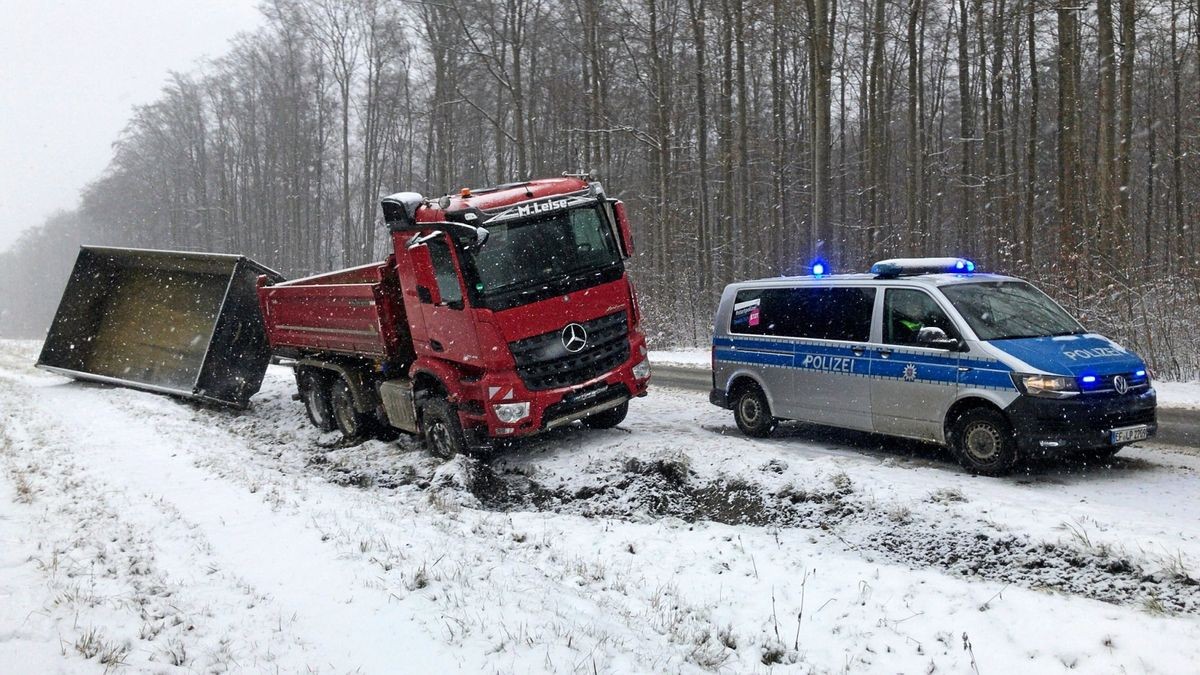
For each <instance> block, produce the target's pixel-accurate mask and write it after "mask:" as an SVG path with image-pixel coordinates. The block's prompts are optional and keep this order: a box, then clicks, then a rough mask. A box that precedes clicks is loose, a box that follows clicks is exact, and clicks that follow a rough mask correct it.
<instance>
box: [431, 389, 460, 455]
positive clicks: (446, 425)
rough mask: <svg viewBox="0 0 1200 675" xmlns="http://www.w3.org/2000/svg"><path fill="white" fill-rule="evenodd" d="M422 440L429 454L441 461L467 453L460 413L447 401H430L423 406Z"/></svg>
mask: <svg viewBox="0 0 1200 675" xmlns="http://www.w3.org/2000/svg"><path fill="white" fill-rule="evenodd" d="M421 438H423V439H424V441H425V447H426V448H428V449H429V452H430V453H432V454H433V455H434V456H435V457H440V458H441V459H450V458H452V457H454V456H455V455H458V454H466V452H467V440H466V438H465V437H464V436H463V430H462V424H461V423H460V422H459V421H458V411H456V410H455V409H454V406H452V405H450V402H449V401H447V400H445V399H441V398H433V399H429V400H427V401H426V402H425V404H424V405H422V406H421Z"/></svg>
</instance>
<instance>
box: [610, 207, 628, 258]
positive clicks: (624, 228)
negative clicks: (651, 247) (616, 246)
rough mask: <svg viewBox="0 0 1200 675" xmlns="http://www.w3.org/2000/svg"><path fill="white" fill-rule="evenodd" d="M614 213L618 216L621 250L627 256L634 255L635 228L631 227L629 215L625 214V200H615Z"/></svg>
mask: <svg viewBox="0 0 1200 675" xmlns="http://www.w3.org/2000/svg"><path fill="white" fill-rule="evenodd" d="M613 215H615V216H616V218H617V231H618V232H619V233H620V234H621V250H622V251H624V252H625V256H624V257H626V258H629V257H631V256H632V255H633V230H631V229H630V227H629V216H628V215H626V214H625V202H623V201H620V200H615V201H613Z"/></svg>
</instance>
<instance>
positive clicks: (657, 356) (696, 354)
mask: <svg viewBox="0 0 1200 675" xmlns="http://www.w3.org/2000/svg"><path fill="white" fill-rule="evenodd" d="M711 358H712V355H711V354H710V353H709V350H707V349H675V350H669V351H652V352H650V362H651V363H652V364H658V365H662V366H688V367H695V368H701V367H703V368H708V367H709V366H710V365H711ZM1154 390H1155V391H1157V392H1158V405H1159V406H1160V407H1163V408H1188V409H1190V410H1200V382H1162V381H1155V383H1154Z"/></svg>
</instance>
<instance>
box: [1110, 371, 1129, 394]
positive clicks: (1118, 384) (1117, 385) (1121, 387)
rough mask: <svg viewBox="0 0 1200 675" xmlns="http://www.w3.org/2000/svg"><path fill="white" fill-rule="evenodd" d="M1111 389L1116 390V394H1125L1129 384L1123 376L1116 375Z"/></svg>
mask: <svg viewBox="0 0 1200 675" xmlns="http://www.w3.org/2000/svg"><path fill="white" fill-rule="evenodd" d="M1113 389H1116V390H1117V393H1118V394H1125V393H1126V392H1128V391H1129V382H1128V381H1127V380H1126V379H1125V376H1123V375H1117V376H1116V377H1114V378H1113Z"/></svg>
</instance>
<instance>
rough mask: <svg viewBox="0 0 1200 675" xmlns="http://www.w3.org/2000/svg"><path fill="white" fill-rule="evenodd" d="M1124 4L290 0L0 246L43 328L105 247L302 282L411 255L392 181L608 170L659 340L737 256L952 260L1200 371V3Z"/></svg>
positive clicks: (3, 328) (3, 284) (461, 181)
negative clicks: (392, 209) (93, 252)
mask: <svg viewBox="0 0 1200 675" xmlns="http://www.w3.org/2000/svg"><path fill="white" fill-rule="evenodd" d="M1115 4H1116V6H1114V2H1113V0H1097V1H1096V2H1095V3H1080V2H1078V1H1077V0H1073V1H1070V2H1068V1H1067V0H1057V2H1056V1H1054V0H856V1H852V2H847V1H846V0H444V1H440V2H417V1H408V2H386V1H384V0H273V1H271V2H268V3H266V4H264V6H263V10H262V11H263V12H264V13H265V14H266V16H267V19H268V20H267V22H266V25H265V27H264V28H262V29H261V30H259V31H258V32H256V33H254V34H248V35H244V36H242V37H241V38H239V39H238V40H236V41H235V42H234V43H233V44H232V45H231V47H230V49H229V51H228V53H226V54H225V55H223V56H221V57H220V58H217V59H215V60H213V61H211V62H208V63H204V64H201V65H199V66H197V68H196V69H195V70H194V71H193V72H189V73H176V74H172V75H171V76H170V78H169V79H168V82H167V84H166V86H165V87H164V89H163V91H162V95H161V97H160V98H159V100H158V101H156V102H155V103H153V104H150V105H147V106H144V107H140V108H138V109H136V110H135V111H134V114H133V117H132V118H131V119H130V120H129V123H128V127H127V128H126V130H125V132H124V133H123V134H122V136H121V137H120V138H119V139H118V140H117V142H116V143H115V145H114V156H113V159H112V163H111V165H110V166H109V168H108V169H107V170H106V171H105V172H104V174H103V175H101V176H99V177H97V178H96V180H95V182H94V183H92V184H91V185H90V186H89V187H88V188H87V189H86V191H85V193H84V195H83V197H82V199H81V202H80V207H79V208H78V209H77V210H75V211H71V212H64V213H62V214H59V215H57V216H55V217H53V218H51V219H50V220H49V221H48V222H47V223H45V224H44V225H43V226H42V227H41V228H39V229H36V230H33V231H31V232H30V233H29V234H27V235H26V236H25V237H24V238H23V239H22V240H21V241H20V242H19V243H18V244H17V245H16V246H15V247H14V248H13V249H12V250H10V251H9V252H8V253H5V254H3V255H0V288H3V289H4V291H3V297H0V332H4V333H7V334H23V335H30V336H38V335H39V334H40V332H41V331H43V330H44V328H45V326H46V325H47V324H48V321H49V318H50V316H51V314H52V312H53V309H54V307H55V306H56V304H57V301H58V294H59V293H60V292H61V288H62V283H63V281H64V280H65V277H66V273H67V271H68V270H69V267H70V264H71V262H72V261H73V260H74V256H75V248H76V245H77V244H79V243H107V244H113V245H123V246H139V247H153V248H176V249H197V250H213V251H230V252H239V253H244V254H246V255H248V256H251V257H253V258H255V259H257V260H259V261H261V262H263V263H265V264H268V265H270V266H273V267H276V268H278V269H279V270H280V271H282V272H284V273H285V274H287V275H289V276H291V275H299V274H303V273H307V272H313V271H319V270H326V269H332V268H334V267H336V266H341V265H349V264H355V263H360V262H365V261H368V260H370V259H377V258H380V257H382V256H383V255H385V251H386V247H387V245H388V242H387V240H386V238H385V237H384V236H383V229H382V227H381V225H380V223H379V213H378V209H377V199H378V197H379V196H381V195H384V194H388V193H391V192H394V191H398V190H416V191H419V192H422V193H424V194H426V195H436V194H442V193H445V192H448V191H452V190H457V189H458V188H460V187H463V186H482V185H486V184H494V183H498V182H507V181H510V180H514V179H519V178H524V177H531V176H545V175H557V174H559V173H561V172H562V171H564V170H572V171H574V170H579V169H590V170H592V171H594V172H595V173H596V174H597V175H598V176H599V177H600V178H601V179H602V180H603V181H604V182H605V184H606V186H607V187H608V188H609V190H610V192H612V193H614V194H617V195H619V196H621V198H623V199H624V200H626V202H628V203H629V205H630V207H631V215H632V217H633V222H634V227H635V231H636V234H637V237H638V245H639V247H640V250H639V253H638V256H637V259H636V260H635V261H634V270H635V275H636V278H637V279H638V282H639V291H640V293H641V297H642V304H643V307H644V308H645V311H646V315H647V317H648V319H649V321H650V332H651V335H652V337H651V339H652V341H653V342H654V343H657V345H658V346H666V345H677V344H703V343H704V341H705V340H706V339H707V332H708V330H709V328H708V324H709V322H710V321H711V309H712V306H713V304H714V301H715V298H716V296H717V294H718V293H719V289H720V287H721V286H722V285H723V284H724V283H726V282H727V281H730V280H732V279H738V278H746V277H759V276H772V275H779V274H789V273H803V272H804V268H805V266H806V265H807V264H808V263H809V261H810V260H812V259H813V258H814V257H815V256H820V257H822V258H823V259H825V260H827V261H829V263H830V264H831V265H832V267H833V268H834V269H835V270H840V271H850V270H854V271H858V270H862V269H864V268H865V266H866V265H868V264H869V262H870V261H871V260H873V259H877V258H881V257H887V256H893V255H905V254H916V255H950V254H952V255H965V256H969V257H972V258H974V259H976V260H977V261H978V262H979V263H980V268H981V269H984V270H994V271H1002V272H1007V273H1012V274H1016V275H1020V276H1025V277H1028V278H1031V279H1032V280H1034V281H1036V282H1039V283H1041V284H1042V285H1043V286H1044V287H1045V288H1046V289H1047V290H1048V291H1050V292H1051V293H1052V294H1054V295H1055V296H1056V297H1057V298H1058V299H1059V300H1060V301H1062V302H1063V303H1064V304H1066V305H1067V306H1069V307H1070V308H1072V309H1073V310H1074V311H1076V312H1077V313H1078V314H1079V315H1081V317H1082V318H1083V319H1084V322H1085V323H1086V324H1087V325H1089V326H1090V327H1092V328H1094V329H1096V330H1099V331H1102V332H1105V333H1106V334H1109V335H1111V336H1112V337H1115V338H1117V339H1119V340H1121V341H1123V342H1124V343H1125V344H1126V345H1127V346H1129V347H1131V348H1133V349H1136V350H1138V351H1139V352H1141V353H1142V354H1143V355H1145V356H1147V357H1148V358H1149V359H1150V361H1151V362H1152V364H1153V367H1154V368H1155V369H1156V371H1157V373H1158V374H1159V375H1160V376H1166V377H1171V378H1192V377H1196V376H1197V374H1198V373H1200V339H1198V338H1197V337H1196V329H1197V327H1200V307H1198V305H1200V272H1198V271H1197V270H1196V262H1197V249H1198V242H1197V235H1196V231H1195V228H1193V227H1191V224H1192V223H1194V222H1195V221H1196V219H1197V215H1198V211H1200V198H1198V195H1200V172H1198V171H1197V169H1198V168H1200V75H1198V68H1200V2H1196V1H1195V0H1146V1H1143V2H1136V3H1135V2H1134V1H1133V0H1117V1H1116V3H1115ZM130 48H135V46H133V45H131V46H130ZM79 114H81V115H85V114H87V112H86V110H81V111H80V113H79Z"/></svg>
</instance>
